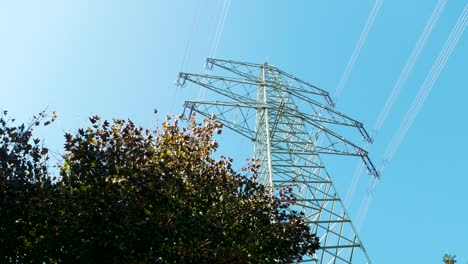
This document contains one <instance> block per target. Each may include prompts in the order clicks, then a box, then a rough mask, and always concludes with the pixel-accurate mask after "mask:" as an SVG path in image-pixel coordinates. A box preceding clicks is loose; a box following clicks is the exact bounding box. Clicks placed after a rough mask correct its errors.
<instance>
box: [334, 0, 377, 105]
mask: <svg viewBox="0 0 468 264" xmlns="http://www.w3.org/2000/svg"><path fill="white" fill-rule="evenodd" d="M382 2H383V1H382V0H377V1H375V4H374V7H373V8H372V10H371V12H370V14H369V17H368V18H367V21H366V24H365V25H364V28H363V30H362V32H361V36H360V37H359V40H358V42H357V43H356V46H355V47H354V50H353V53H352V55H351V58H350V59H349V61H348V64H347V65H346V68H345V71H344V72H343V75H342V76H341V79H340V82H339V83H338V87H337V88H336V91H335V94H334V95H333V96H334V98H335V99H336V98H338V97H339V96H340V95H341V93H342V92H343V89H344V86H345V84H346V82H347V81H348V78H349V75H350V73H351V70H352V69H353V67H354V64H355V63H356V60H357V57H358V56H359V53H360V52H361V49H362V47H363V46H364V43H365V42H366V39H367V35H368V34H369V31H370V29H371V28H372V25H373V24H374V20H375V17H376V16H377V13H378V12H379V9H380V6H381V5H382Z"/></svg>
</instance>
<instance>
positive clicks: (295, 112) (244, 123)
mask: <svg viewBox="0 0 468 264" xmlns="http://www.w3.org/2000/svg"><path fill="white" fill-rule="evenodd" d="M206 67H207V68H208V69H210V70H213V69H216V70H221V71H223V73H224V75H223V76H221V75H206V74H193V73H184V72H181V73H180V74H179V79H178V82H177V83H178V85H180V86H184V85H185V84H186V83H187V82H191V83H194V84H196V85H199V86H202V87H204V88H206V89H208V90H211V91H213V92H215V93H214V95H213V99H215V100H213V101H186V102H185V109H186V110H187V109H188V110H190V114H191V113H192V112H196V113H198V114H200V115H202V116H206V117H209V116H211V115H212V114H215V116H216V120H217V121H219V122H221V123H223V125H224V126H225V127H227V128H230V129H232V130H233V131H235V132H237V133H239V134H241V135H243V136H244V137H247V138H248V139H250V140H252V141H253V142H254V158H255V159H257V160H258V161H259V162H260V164H261V167H260V171H259V173H258V178H257V179H258V181H260V182H261V183H263V184H265V185H266V186H268V187H270V188H272V189H274V188H276V187H280V186H292V187H293V190H294V194H295V196H296V198H297V201H296V205H294V206H293V207H294V208H293V209H294V210H301V211H302V212H303V213H304V219H305V221H306V222H307V223H308V224H309V226H310V228H311V231H312V232H314V233H316V234H317V235H318V236H319V237H320V244H321V249H320V250H319V251H317V253H316V254H315V255H314V256H307V257H306V258H304V262H316V263H317V262H318V263H359V264H360V263H366V262H367V263H370V260H369V257H368V255H367V253H366V251H365V248H364V246H363V244H362V243H361V241H360V240H359V237H358V234H357V232H356V230H355V228H354V226H353V224H352V223H351V220H350V218H349V216H348V215H347V213H346V210H345V207H344V205H343V202H342V200H341V199H340V197H339V195H338V193H337V191H336V189H335V187H334V185H333V182H332V180H331V178H330V176H329V174H328V172H327V170H326V169H325V166H324V164H323V163H322V160H321V155H322V154H335V155H348V156H358V157H360V158H361V159H362V161H363V162H364V164H365V165H366V166H367V169H368V172H369V173H370V174H371V175H373V176H374V177H378V176H379V174H378V172H377V170H376V169H375V167H374V165H373V164H372V162H371V160H370V159H369V157H368V153H367V151H365V150H364V149H362V148H360V147H359V146H358V145H356V144H354V143H352V142H351V141H350V140H347V139H345V138H344V137H343V136H342V135H341V134H340V131H343V128H347V129H346V130H349V129H350V128H351V129H353V130H357V131H358V132H359V134H360V136H362V137H363V139H364V140H366V141H368V142H372V139H371V138H370V136H369V134H368V133H367V132H366V130H365V129H364V127H363V124H362V123H360V122H358V121H356V120H354V119H352V118H350V117H348V116H346V115H344V114H342V113H340V112H338V111H336V110H334V103H333V101H332V100H331V98H330V96H329V93H328V92H327V91H325V90H322V89H320V88H318V87H316V86H314V85H312V84H309V83H307V82H305V81H302V80H300V79H298V78H296V77H294V76H292V75H290V74H288V73H286V72H284V71H282V70H280V69H278V68H276V67H273V66H272V65H269V64H268V63H265V64H254V63H246V62H237V61H231V60H221V59H213V58H208V59H207V64H206Z"/></svg>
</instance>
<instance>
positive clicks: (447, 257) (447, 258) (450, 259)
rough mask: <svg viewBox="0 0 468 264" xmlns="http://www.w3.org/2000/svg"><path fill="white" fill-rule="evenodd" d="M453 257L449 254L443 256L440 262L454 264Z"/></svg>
mask: <svg viewBox="0 0 468 264" xmlns="http://www.w3.org/2000/svg"><path fill="white" fill-rule="evenodd" d="M455 257H456V256H455V255H450V254H444V257H443V258H442V260H443V261H444V263H445V264H455V263H456V262H457V261H456V260H455Z"/></svg>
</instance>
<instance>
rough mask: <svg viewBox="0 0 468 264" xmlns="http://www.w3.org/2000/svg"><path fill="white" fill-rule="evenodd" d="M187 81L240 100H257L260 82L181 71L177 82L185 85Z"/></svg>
mask: <svg viewBox="0 0 468 264" xmlns="http://www.w3.org/2000/svg"><path fill="white" fill-rule="evenodd" d="M181 79H182V80H181ZM186 81H189V82H192V83H194V84H197V85H200V86H202V87H205V88H207V89H209V90H211V91H213V92H216V93H218V94H221V95H224V96H226V97H229V98H231V99H233V100H235V101H238V102H255V101H256V92H257V87H256V86H257V85H258V84H257V83H254V82H251V81H249V80H245V79H239V78H230V77H220V76H213V75H204V74H192V73H180V74H179V81H178V82H177V83H179V84H180V85H184V84H185V83H186Z"/></svg>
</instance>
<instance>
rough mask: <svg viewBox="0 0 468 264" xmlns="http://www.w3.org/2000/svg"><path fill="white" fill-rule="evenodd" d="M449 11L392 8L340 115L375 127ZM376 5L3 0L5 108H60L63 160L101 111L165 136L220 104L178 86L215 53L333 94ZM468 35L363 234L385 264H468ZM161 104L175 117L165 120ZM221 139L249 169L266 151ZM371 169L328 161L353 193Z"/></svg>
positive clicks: (382, 139) (409, 89)
mask: <svg viewBox="0 0 468 264" xmlns="http://www.w3.org/2000/svg"><path fill="white" fill-rule="evenodd" d="M225 3H226V7H227V8H228V9H227V16H226V18H225V22H224V24H223V23H222V17H223V16H222V10H223V6H224V4H225ZM437 3H438V1H437V0H419V1H407V0H384V1H383V3H382V5H381V7H380V10H379V11H378V12H377V14H376V17H375V20H374V24H373V26H372V27H371V28H370V31H369V34H368V36H367V40H366V41H365V42H363V43H362V44H363V45H362V49H361V51H360V54H359V56H358V57H356V60H355V64H354V66H353V67H352V68H350V71H349V78H348V79H347V81H346V82H345V83H344V85H343V86H342V92H341V95H340V97H339V98H338V100H337V109H338V110H339V111H341V112H343V113H346V114H348V115H350V116H352V117H354V118H355V119H357V120H360V121H361V122H363V123H364V124H365V125H366V127H367V129H368V130H369V131H371V129H372V126H373V124H374V122H375V121H376V119H377V117H378V116H379V113H380V111H382V108H383V106H384V104H385V102H386V100H387V98H388V96H389V95H390V92H391V90H392V88H393V87H394V85H395V83H396V81H397V79H398V77H399V76H400V73H401V72H402V70H403V67H404V65H405V63H406V61H407V59H408V57H409V56H410V54H411V52H412V50H413V48H414V46H415V45H416V43H417V40H418V38H419V36H420V34H421V33H422V31H423V29H424V26H425V24H426V22H427V20H428V19H429V17H430V16H431V13H432V11H433V9H434V7H435V6H436V4H437ZM374 4H375V0H362V1H344V0H342V1H305V0H303V1H266V0H264V1H251V0H233V1H230V2H225V1H223V0H218V1H215V0H211V1H204V0H200V1H199V0H193V1H182V0H178V1H172V0H171V1H169V0H167V1H110V0H102V1H91V0H89V1H85V0H83V1H63V0H56V1H53V0H47V1H45V0H41V1H39V0H37V1H19V0H18V1H1V2H0V40H1V41H0V107H2V108H3V109H8V110H9V112H10V114H11V115H12V116H14V117H16V118H17V119H19V120H22V121H27V120H29V118H30V117H31V116H32V115H33V114H35V113H37V112H39V111H41V110H42V109H44V108H46V107H48V109H49V110H55V111H57V112H58V115H59V119H58V121H57V122H56V124H55V125H54V126H52V127H49V128H47V129H45V130H41V131H40V132H41V136H42V137H44V138H45V140H46V144H47V145H48V146H50V147H51V148H52V149H53V150H54V151H56V152H59V153H60V152H61V150H60V147H61V144H62V143H63V142H64V141H63V138H62V135H63V133H64V132H67V131H73V130H75V129H76V128H78V127H82V126H87V125H88V122H87V117H88V116H90V115H93V114H99V115H101V116H103V117H104V118H111V117H118V118H131V119H133V120H135V121H136V123H138V124H141V125H144V126H148V127H152V126H156V125H158V124H159V123H160V121H161V120H162V119H163V118H164V117H163V115H165V114H168V113H180V112H182V110H183V108H182V105H183V101H184V100H185V99H188V98H190V99H197V98H201V99H207V100H208V99H209V98H208V96H209V95H208V94H206V95H205V94H203V93H200V91H199V90H198V88H193V89H191V88H190V87H184V88H179V87H176V86H175V85H174V84H175V81H176V79H177V74H178V72H179V71H180V70H181V69H182V70H183V71H187V72H198V73H202V72H204V68H203V65H204V60H205V58H206V57H207V56H209V55H215V57H218V58H225V59H232V60H238V61H248V62H255V63H263V62H264V61H265V60H267V61H268V62H269V63H270V64H272V65H274V66H276V67H278V68H280V69H282V70H284V71H286V72H288V73H291V74H293V75H295V76H297V77H299V78H301V79H304V80H306V81H308V82H310V83H313V84H315V85H317V86H319V87H321V88H323V89H326V90H328V91H330V93H332V94H333V93H334V92H335V90H336V88H337V87H338V85H339V82H340V79H341V78H342V75H343V73H344V72H345V69H346V65H347V64H348V62H349V60H350V57H351V56H352V53H353V50H354V48H355V46H356V43H357V42H358V40H359V37H360V34H361V32H362V30H363V28H364V26H365V24H366V20H367V18H368V15H369V13H370V12H371V10H372V8H373V6H374ZM467 4H468V2H467V1H465V0H449V1H448V2H447V4H446V5H445V8H444V9H443V11H442V13H441V15H440V18H439V20H438V22H437V24H435V27H434V29H433V31H432V34H431V35H430V36H429V38H428V39H427V42H426V45H425V47H424V49H423V50H422V51H421V54H420V56H419V58H418V60H417V61H416V62H415V64H414V68H413V70H412V72H411V74H410V75H409V76H408V80H407V82H406V83H405V85H404V86H403V87H402V91H401V94H400V96H399V97H398V99H397V101H396V103H395V105H394V107H393V109H392V111H391V112H390V114H389V116H388V119H387V121H386V122H385V123H384V124H383V126H382V129H381V130H380V132H379V133H378V134H377V136H376V142H375V144H374V145H373V146H372V147H371V149H370V152H371V158H372V159H373V161H374V163H376V164H377V165H380V163H381V161H382V157H383V155H384V152H385V149H386V148H387V145H388V144H389V142H390V140H391V139H392V137H393V135H394V133H395V132H396V130H397V129H398V127H399V125H400V123H401V121H402V120H403V117H404V115H405V113H406V112H407V111H408V108H409V107H410V105H411V102H412V101H413V99H414V98H415V96H416V94H417V93H418V90H419V89H420V87H421V85H422V84H423V82H424V80H425V78H426V76H427V74H428V73H429V71H430V69H431V67H432V65H433V63H434V62H435V61H436V58H437V56H438V54H439V51H440V50H441V49H442V47H443V46H444V43H445V41H446V40H447V38H448V36H449V34H450V32H451V31H452V28H453V27H454V26H455V24H456V22H457V19H458V18H459V16H460V15H461V14H462V12H463V10H464V9H465V6H466V5H467ZM465 12H466V11H465ZM217 29H219V30H217ZM216 32H218V33H216ZM467 34H468V33H467V32H465V33H464V35H461V37H460V39H459V41H458V43H457V44H456V46H455V47H454V50H453V52H452V53H451V56H450V57H449V58H448V61H447V63H446V64H445V65H444V68H443V69H442V70H441V74H440V75H439V78H438V79H437V80H436V81H435V83H434V86H433V87H432V90H431V91H430V94H429V96H428V98H427V100H426V101H425V103H424V105H423V106H422V108H421V111H420V112H419V113H418V115H417V116H416V118H415V120H414V122H413V123H412V126H411V127H410V128H409V130H408V133H407V134H406V137H405V138H404V140H403V142H402V144H401V145H400V147H399V149H398V151H397V152H396V153H395V155H394V158H393V160H392V161H391V162H390V163H389V164H388V165H387V167H386V169H385V172H384V174H383V176H382V180H381V181H380V183H379V185H378V186H377V188H376V190H375V193H374V199H373V200H372V204H371V206H370V209H369V212H368V215H367V218H366V219H365V222H363V223H364V224H363V226H362V229H361V232H360V237H361V239H362V241H363V243H364V244H365V247H366V249H367V251H368V253H369V255H370V257H371V259H372V260H373V262H374V263H379V264H385V263H389V264H390V263H391V264H394V263H442V261H441V260H442V255H443V254H444V253H452V254H456V255H457V259H458V262H459V263H466V262H467V261H468V225H467V223H468V206H467V202H468V194H467V193H468V192H467V190H468V172H467V167H466V166H467V163H468V154H467V149H468V125H467V123H466V122H467V118H466V116H467V114H468V110H467V102H466V100H467V98H468V89H467V88H468V80H467V76H468V70H467V69H468V49H467V47H468V37H467ZM216 39H218V41H216ZM184 58H185V59H184ZM200 95H204V96H200ZM154 108H157V109H159V112H160V113H162V115H161V114H160V115H158V116H157V117H155V116H154V115H153V111H152V110H153V109H154ZM219 140H220V143H221V145H222V151H223V152H224V153H225V154H227V155H229V156H232V157H234V158H236V159H237V160H239V161H237V162H239V163H240V164H242V162H244V158H246V157H251V156H252V155H253V153H251V152H250V151H252V150H253V147H252V146H251V145H250V143H249V142H241V138H240V137H237V136H235V135H233V134H231V133H226V134H225V135H223V136H221V137H220V138H219ZM358 143H359V144H360V145H364V144H363V142H358ZM357 162H358V160H357V159H352V158H341V159H340V158H333V159H330V160H329V162H327V168H329V170H330V172H331V176H332V177H333V180H334V181H335V182H336V185H337V188H338V190H339V192H340V194H341V197H343V198H344V197H345V195H346V192H347V191H348V189H349V186H350V184H351V178H352V176H353V172H354V169H355V167H356V163H357ZM334 175H335V176H334ZM369 182H370V176H368V175H363V176H362V177H361V180H360V181H359V183H358V186H359V187H358V189H357V191H356V195H355V196H354V199H353V200H352V203H351V205H350V210H349V214H350V216H351V217H352V218H353V219H356V218H357V217H358V216H359V208H360V207H359V206H360V203H361V201H362V199H363V198H365V193H366V188H367V186H368V185H369Z"/></svg>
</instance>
